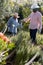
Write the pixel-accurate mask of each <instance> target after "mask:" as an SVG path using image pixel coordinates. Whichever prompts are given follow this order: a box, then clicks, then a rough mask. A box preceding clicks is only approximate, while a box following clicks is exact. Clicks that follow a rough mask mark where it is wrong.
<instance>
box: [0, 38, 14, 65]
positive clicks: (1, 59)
mask: <svg viewBox="0 0 43 65" xmlns="http://www.w3.org/2000/svg"><path fill="white" fill-rule="evenodd" d="M13 48H15V44H14V43H9V44H8V43H6V42H5V41H4V40H3V39H1V38H0V55H1V56H0V65H5V64H6V58H7V56H8V55H9V54H8V53H9V51H10V50H12V49H13ZM7 50H8V51H7ZM5 51H6V52H5ZM4 52H5V53H4Z"/></svg>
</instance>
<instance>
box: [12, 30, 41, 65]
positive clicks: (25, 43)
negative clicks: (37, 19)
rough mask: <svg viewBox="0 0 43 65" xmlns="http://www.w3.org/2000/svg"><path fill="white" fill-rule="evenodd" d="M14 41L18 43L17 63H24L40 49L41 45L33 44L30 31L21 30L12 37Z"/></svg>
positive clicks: (22, 64) (20, 64) (17, 64)
mask: <svg viewBox="0 0 43 65" xmlns="http://www.w3.org/2000/svg"><path fill="white" fill-rule="evenodd" d="M12 42H13V43H14V42H15V44H16V58H15V65H24V64H25V63H26V62H28V61H29V60H30V59H31V58H32V57H33V56H34V55H35V53H36V52H37V51H38V52H39V51H40V48H39V47H37V46H33V45H32V44H31V42H30V36H29V32H25V31H21V32H19V34H18V35H17V36H15V37H13V38H12Z"/></svg>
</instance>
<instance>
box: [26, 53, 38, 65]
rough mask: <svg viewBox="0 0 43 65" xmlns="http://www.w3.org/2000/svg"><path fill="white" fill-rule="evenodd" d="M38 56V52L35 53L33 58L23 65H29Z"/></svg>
mask: <svg viewBox="0 0 43 65" xmlns="http://www.w3.org/2000/svg"><path fill="white" fill-rule="evenodd" d="M38 55H39V52H37V53H36V54H35V55H34V56H33V58H32V59H31V60H30V61H29V62H28V63H26V64H25V65H30V64H31V63H32V62H33V61H34V60H35V58H36V57H37V56H38Z"/></svg>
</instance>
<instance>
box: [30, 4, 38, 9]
mask: <svg viewBox="0 0 43 65" xmlns="http://www.w3.org/2000/svg"><path fill="white" fill-rule="evenodd" d="M36 8H39V6H38V5H37V4H33V5H32V6H31V9H36Z"/></svg>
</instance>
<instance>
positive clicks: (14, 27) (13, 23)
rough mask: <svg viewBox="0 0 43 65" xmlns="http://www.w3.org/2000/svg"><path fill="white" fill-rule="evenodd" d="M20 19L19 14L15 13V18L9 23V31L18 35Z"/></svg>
mask: <svg viewBox="0 0 43 65" xmlns="http://www.w3.org/2000/svg"><path fill="white" fill-rule="evenodd" d="M18 18H19V16H18V13H16V12H15V13H14V16H13V17H11V18H10V19H9V20H8V23H7V26H8V31H9V32H10V33H12V34H17V27H18V26H19V23H18Z"/></svg>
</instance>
